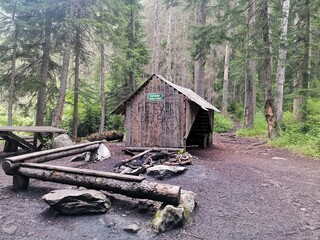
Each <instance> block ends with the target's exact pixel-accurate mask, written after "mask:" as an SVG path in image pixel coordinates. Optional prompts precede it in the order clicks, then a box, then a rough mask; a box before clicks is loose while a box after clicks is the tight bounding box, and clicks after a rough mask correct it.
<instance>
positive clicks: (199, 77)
mask: <svg viewBox="0 0 320 240" xmlns="http://www.w3.org/2000/svg"><path fill="white" fill-rule="evenodd" d="M198 7H199V12H198V26H199V27H204V26H205V25H206V21H207V0H201V1H200V2H199V6H198ZM205 64H206V54H205V46H200V47H199V49H198V52H197V57H196V60H195V92H196V93H197V94H198V95H199V96H200V97H203V98H204V79H205Z"/></svg>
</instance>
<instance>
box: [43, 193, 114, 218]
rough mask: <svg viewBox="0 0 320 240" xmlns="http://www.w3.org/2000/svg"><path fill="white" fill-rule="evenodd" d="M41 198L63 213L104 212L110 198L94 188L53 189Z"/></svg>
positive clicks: (107, 207)
mask: <svg viewBox="0 0 320 240" xmlns="http://www.w3.org/2000/svg"><path fill="white" fill-rule="evenodd" d="M42 199H43V200H44V201H45V202H46V203H48V204H49V205H50V206H51V207H52V208H53V209H54V210H56V211H58V212H61V213H63V214H85V213H105V212H106V211H107V210H108V209H109V208H110V200H109V199H108V198H107V197H106V196H105V195H104V194H103V193H101V192H99V191H96V190H75V189H63V190H55V191H51V192H50V193H48V194H46V195H44V196H43V197H42Z"/></svg>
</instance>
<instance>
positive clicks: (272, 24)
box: [0, 0, 320, 157]
mask: <svg viewBox="0 0 320 240" xmlns="http://www.w3.org/2000/svg"><path fill="white" fill-rule="evenodd" d="M319 8H320V1H319V0H314V1H310V0H299V1H298V0H291V1H290V0H282V1H275V0H230V1H222V0H197V1H195V0H148V1H147V0H141V1H138V0H56V1H50V0H0V62H1V64H0V88H1V91H0V100H1V104H0V124H1V125H34V124H36V125H52V126H59V127H63V128H65V129H68V130H69V131H70V134H72V135H73V136H75V137H76V136H85V135H87V134H90V133H93V132H101V131H105V130H111V129H117V130H121V129H123V128H122V127H123V117H122V116H114V115H111V114H110V112H111V111H112V109H113V108H115V107H116V106H117V104H119V103H120V102H121V101H122V100H124V99H125V98H126V97H127V96H129V95H130V93H132V92H133V91H134V90H135V89H136V88H137V87H138V86H139V85H140V84H141V83H142V82H143V81H145V80H146V79H148V78H149V77H150V76H151V75H152V74H153V73H155V74H160V75H162V76H164V77H165V78H166V79H168V80H170V81H172V82H174V83H176V84H178V85H181V86H184V87H187V88H190V89H192V90H194V91H195V92H197V93H198V94H199V95H200V96H202V97H204V98H205V99H206V100H207V101H209V102H211V103H213V105H215V106H216V107H218V108H219V109H221V111H222V114H221V115H218V114H216V115H217V116H216V126H217V129H215V131H225V130H229V129H230V128H232V127H233V122H234V121H236V122H239V123H240V124H241V126H242V129H240V130H239V131H238V134H239V135H245V136H257V135H260V136H267V125H266V121H265V119H264V115H265V113H264V105H265V102H266V100H268V99H269V100H271V101H272V103H273V105H274V114H275V117H276V119H277V127H278V133H279V137H277V138H274V139H273V140H272V141H271V142H270V144H272V145H276V146H286V147H289V148H293V149H295V150H299V151H300V152H303V153H304V154H308V155H312V156H318V157H319V156H320V127H319V125H320V99H319V95H320V91H319V88H320V68H319V66H320V54H319V53H320V43H319V41H320V18H319V16H320V14H319V13H320V9H319ZM231 119H232V120H231Z"/></svg>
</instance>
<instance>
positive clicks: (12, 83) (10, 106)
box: [8, 1, 18, 126]
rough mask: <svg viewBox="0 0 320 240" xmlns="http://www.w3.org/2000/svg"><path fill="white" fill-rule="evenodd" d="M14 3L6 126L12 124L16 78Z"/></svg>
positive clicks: (16, 33)
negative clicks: (13, 27)
mask: <svg viewBox="0 0 320 240" xmlns="http://www.w3.org/2000/svg"><path fill="white" fill-rule="evenodd" d="M16 5H17V2H16V1H15V2H14V10H13V13H12V21H13V23H14V25H15V29H14V33H13V39H12V57H11V76H10V86H9V97H8V126H12V112H13V104H14V93H15V78H16V61H17V41H18V28H17V23H16V17H15V15H16Z"/></svg>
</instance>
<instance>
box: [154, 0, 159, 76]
mask: <svg viewBox="0 0 320 240" xmlns="http://www.w3.org/2000/svg"><path fill="white" fill-rule="evenodd" d="M154 8H155V10H154V16H155V17H154V32H153V43H152V73H154V74H159V51H160V2H159V0H156V2H155V6H154Z"/></svg>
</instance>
